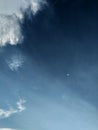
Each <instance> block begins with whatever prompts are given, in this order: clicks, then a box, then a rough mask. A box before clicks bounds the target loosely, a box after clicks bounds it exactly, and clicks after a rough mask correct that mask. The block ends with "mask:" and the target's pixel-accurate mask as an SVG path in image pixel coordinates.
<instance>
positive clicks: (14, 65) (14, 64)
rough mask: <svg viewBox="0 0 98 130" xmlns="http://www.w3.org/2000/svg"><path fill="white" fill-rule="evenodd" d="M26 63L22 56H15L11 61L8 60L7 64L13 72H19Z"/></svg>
mask: <svg viewBox="0 0 98 130" xmlns="http://www.w3.org/2000/svg"><path fill="white" fill-rule="evenodd" d="M23 63H24V57H23V56H22V55H21V54H20V55H13V56H12V57H11V58H10V59H9V60H7V64H8V66H9V68H10V69H11V70H12V71H17V70H18V69H19V68H21V67H22V65H23Z"/></svg>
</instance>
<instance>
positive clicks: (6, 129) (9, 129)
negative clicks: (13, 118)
mask: <svg viewBox="0 0 98 130" xmlns="http://www.w3.org/2000/svg"><path fill="white" fill-rule="evenodd" d="M0 130H16V129H12V128H0Z"/></svg>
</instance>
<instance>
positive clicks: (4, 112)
mask: <svg viewBox="0 0 98 130" xmlns="http://www.w3.org/2000/svg"><path fill="white" fill-rule="evenodd" d="M25 102H26V101H25V100H23V99H20V100H19V101H18V102H17V103H16V108H10V109H9V110H4V109H0V118H8V117H10V116H12V115H13V114H17V113H20V112H22V111H24V110H25V109H26V107H25V106H23V104H24V103H25Z"/></svg>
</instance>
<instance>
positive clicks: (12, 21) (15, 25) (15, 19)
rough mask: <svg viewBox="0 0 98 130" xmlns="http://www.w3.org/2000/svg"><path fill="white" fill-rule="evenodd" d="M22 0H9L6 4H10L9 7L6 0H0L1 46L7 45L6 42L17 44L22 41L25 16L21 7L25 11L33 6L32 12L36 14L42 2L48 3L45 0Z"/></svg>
mask: <svg viewBox="0 0 98 130" xmlns="http://www.w3.org/2000/svg"><path fill="white" fill-rule="evenodd" d="M20 1H21V2H19V0H18V2H15V1H14V2H13V1H12V0H9V2H8V1H7V3H8V4H6V5H9V7H8V9H7V7H6V8H5V2H4V0H1V1H0V7H2V8H0V46H5V45H6V44H10V45H17V44H18V43H22V41H23V35H22V32H21V26H20V22H22V19H23V17H24V16H23V14H22V12H21V10H20V8H21V9H22V11H23V12H25V11H26V9H27V8H31V11H32V13H33V14H34V15H35V14H36V13H37V12H38V10H40V9H41V7H42V4H46V2H45V0H43V1H40V0H29V1H28V0H20ZM17 6H18V7H17ZM14 8H17V9H14ZM5 10H8V11H5ZM16 10H17V11H16ZM7 12H9V13H7ZM28 15H30V14H28Z"/></svg>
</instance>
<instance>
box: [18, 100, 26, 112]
mask: <svg viewBox="0 0 98 130" xmlns="http://www.w3.org/2000/svg"><path fill="white" fill-rule="evenodd" d="M25 102H26V101H25V100H23V99H20V101H19V102H17V108H18V111H19V112H22V111H24V110H25V109H26V107H25V106H23V104H24V103H25Z"/></svg>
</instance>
